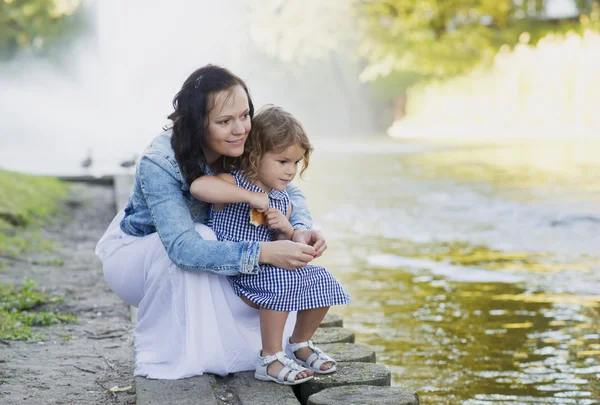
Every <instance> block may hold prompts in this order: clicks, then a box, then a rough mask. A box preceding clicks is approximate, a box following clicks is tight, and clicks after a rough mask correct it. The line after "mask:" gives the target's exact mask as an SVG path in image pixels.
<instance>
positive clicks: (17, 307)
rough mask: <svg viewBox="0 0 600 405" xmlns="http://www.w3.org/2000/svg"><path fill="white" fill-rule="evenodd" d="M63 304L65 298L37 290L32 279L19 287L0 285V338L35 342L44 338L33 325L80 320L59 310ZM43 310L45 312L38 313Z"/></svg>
mask: <svg viewBox="0 0 600 405" xmlns="http://www.w3.org/2000/svg"><path fill="white" fill-rule="evenodd" d="M62 302H63V299H62V297H52V296H50V295H48V294H46V293H45V292H44V291H40V290H38V289H37V288H36V286H35V283H34V282H33V280H31V279H30V278H27V279H25V282H24V283H23V284H22V285H20V286H14V285H8V284H3V283H0V339H6V340H27V341H36V340H39V339H41V338H42V336H41V334H39V333H36V332H35V331H33V330H32V329H31V327H32V326H49V325H55V324H57V323H63V322H73V321H75V320H77V318H76V317H75V316H74V315H72V314H67V313H62V312H60V311H58V310H57V309H56V305H57V304H60V303H62ZM41 307H43V308H44V309H45V310H44V311H36V310H37V309H39V308H41Z"/></svg>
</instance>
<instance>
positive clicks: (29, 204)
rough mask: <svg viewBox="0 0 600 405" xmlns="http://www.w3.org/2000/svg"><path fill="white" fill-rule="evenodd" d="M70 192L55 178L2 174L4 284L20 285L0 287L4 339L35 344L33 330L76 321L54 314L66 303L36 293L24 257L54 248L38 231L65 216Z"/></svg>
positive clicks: (0, 326)
mask: <svg viewBox="0 0 600 405" xmlns="http://www.w3.org/2000/svg"><path fill="white" fill-rule="evenodd" d="M68 187H69V186H68V185H67V184H66V183H63V182H61V181H59V180H57V179H55V178H49V177H40V176H31V175H26V174H21V173H15V172H9V171H4V170H0V271H2V272H4V273H8V272H9V270H10V273H11V274H10V275H9V274H6V277H3V278H6V279H13V280H15V279H16V280H15V281H17V284H12V283H5V282H2V283H0V339H8V340H37V339H39V338H41V335H40V334H39V333H37V332H36V331H35V330H32V329H31V327H35V326H47V325H52V324H56V323H59V322H65V321H71V320H74V319H75V317H74V316H73V315H70V314H63V313H60V312H58V311H57V310H56V305H57V304H59V303H60V302H62V298H59V297H52V296H50V295H48V294H46V293H45V292H44V291H43V289H42V290H41V291H40V290H39V289H38V288H36V285H35V282H34V281H33V280H32V279H30V278H29V277H28V274H27V273H28V266H31V265H33V264H32V262H31V261H30V260H28V259H27V258H26V257H24V256H26V255H27V253H28V252H32V253H33V252H36V251H40V250H49V249H50V247H51V246H52V243H51V241H47V240H44V239H43V238H42V237H40V236H39V233H38V230H40V229H41V228H42V227H43V226H44V225H45V224H48V223H49V222H50V221H52V220H54V219H55V218H56V217H57V215H58V214H59V213H61V208H60V207H61V203H62V202H63V201H64V200H65V199H66V198H67V197H68ZM12 270H15V271H12ZM11 276H12V277H11Z"/></svg>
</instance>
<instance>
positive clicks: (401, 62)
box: [361, 0, 600, 93]
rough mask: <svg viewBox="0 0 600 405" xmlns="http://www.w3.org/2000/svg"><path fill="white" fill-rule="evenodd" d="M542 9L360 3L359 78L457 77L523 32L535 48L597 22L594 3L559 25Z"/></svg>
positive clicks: (487, 0)
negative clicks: (361, 58)
mask: <svg viewBox="0 0 600 405" xmlns="http://www.w3.org/2000/svg"><path fill="white" fill-rule="evenodd" d="M590 3H591V5H590ZM543 4H544V2H543V1H541V0H537V1H535V2H532V1H520V2H518V1H514V0H494V1H492V0H459V1H437V0H418V1H417V0H387V1H384V0H373V1H369V2H364V3H362V6H361V7H362V12H361V16H362V17H361V20H362V23H363V26H364V29H365V32H364V40H363V44H362V46H361V54H362V55H363V56H364V57H365V58H366V59H367V61H368V66H367V67H366V69H365V70H364V72H363V74H362V79H363V80H376V79H378V78H381V77H387V76H389V75H391V74H393V73H394V72H403V73H405V74H412V75H419V76H421V77H423V78H431V77H435V78H447V77H451V76H456V75H459V74H462V73H464V72H467V71H469V70H470V69H472V68H473V67H475V66H477V65H479V64H481V63H490V62H491V61H492V60H493V56H494V55H495V54H496V52H497V50H498V48H499V47H500V46H501V45H503V44H508V45H511V46H512V45H514V44H516V43H518V41H519V38H520V35H521V34H522V33H523V32H528V33H529V35H530V42H531V43H533V44H535V43H537V41H538V40H539V39H540V38H542V37H543V36H545V35H546V34H547V33H549V32H562V33H564V32H567V31H569V30H576V31H579V32H582V30H583V29H585V28H593V27H595V26H597V24H598V21H599V20H600V18H599V11H598V2H597V1H594V2H586V1H579V2H578V4H577V5H578V7H579V12H580V15H579V16H577V17H573V18H564V19H560V20H558V19H553V20H550V19H546V18H544V14H543ZM521 38H522V37H521ZM408 85H410V83H409V84H408ZM404 89H406V87H404V88H403V89H400V91H399V93H402V92H403V90H404Z"/></svg>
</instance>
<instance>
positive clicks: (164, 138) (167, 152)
mask: <svg viewBox="0 0 600 405" xmlns="http://www.w3.org/2000/svg"><path fill="white" fill-rule="evenodd" d="M172 134H173V131H172V129H167V130H165V131H163V132H161V133H160V134H158V135H157V136H156V137H154V139H153V140H152V142H150V145H148V147H147V148H146V151H145V152H144V155H147V154H158V155H162V156H164V157H165V158H173V159H175V151H173V147H172V146H171V135H172Z"/></svg>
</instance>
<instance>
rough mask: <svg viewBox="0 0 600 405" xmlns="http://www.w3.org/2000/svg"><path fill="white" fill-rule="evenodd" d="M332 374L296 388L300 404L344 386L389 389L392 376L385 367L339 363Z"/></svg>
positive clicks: (322, 375)
mask: <svg viewBox="0 0 600 405" xmlns="http://www.w3.org/2000/svg"><path fill="white" fill-rule="evenodd" d="M337 367H338V369H337V371H336V372H335V373H332V374H321V375H319V376H318V377H315V378H314V379H313V380H311V381H308V382H306V383H304V384H301V385H298V386H296V387H294V390H295V392H296V396H297V397H298V399H300V402H301V403H303V404H306V403H307V402H308V398H309V397H310V396H311V395H313V394H316V393H317V392H320V391H323V390H324V389H326V388H333V387H339V386H343V385H375V386H379V387H389V386H390V384H391V381H392V374H391V373H390V370H388V369H387V368H386V367H385V366H382V365H379V364H370V363H338V365H337Z"/></svg>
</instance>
